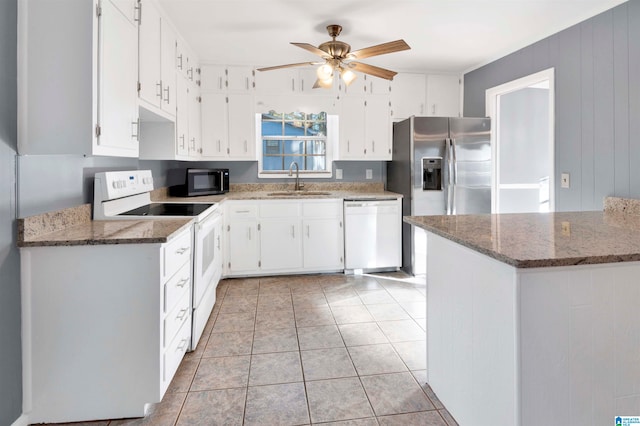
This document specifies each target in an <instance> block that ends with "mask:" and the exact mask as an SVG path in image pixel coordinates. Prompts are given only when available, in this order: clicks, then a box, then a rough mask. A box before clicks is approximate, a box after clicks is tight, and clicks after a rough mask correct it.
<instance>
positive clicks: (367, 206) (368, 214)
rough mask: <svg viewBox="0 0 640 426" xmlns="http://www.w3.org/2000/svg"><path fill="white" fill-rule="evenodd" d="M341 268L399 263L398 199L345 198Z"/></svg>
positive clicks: (385, 267) (397, 264)
mask: <svg viewBox="0 0 640 426" xmlns="http://www.w3.org/2000/svg"><path fill="white" fill-rule="evenodd" d="M344 233H345V269H349V270H353V269H368V270H371V269H397V268H399V267H401V266H402V208H401V205H400V199H398V198H394V199H388V198H387V199H345V200H344Z"/></svg>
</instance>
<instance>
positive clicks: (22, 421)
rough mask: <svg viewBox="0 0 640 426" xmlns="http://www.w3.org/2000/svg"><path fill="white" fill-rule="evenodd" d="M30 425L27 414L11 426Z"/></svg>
mask: <svg viewBox="0 0 640 426" xmlns="http://www.w3.org/2000/svg"><path fill="white" fill-rule="evenodd" d="M28 425H29V418H28V417H27V416H26V415H25V414H23V415H21V416H20V417H18V418H17V419H16V421H15V422H13V423H12V424H11V426H28Z"/></svg>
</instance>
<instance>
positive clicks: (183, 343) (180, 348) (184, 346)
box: [176, 339, 189, 352]
mask: <svg viewBox="0 0 640 426" xmlns="http://www.w3.org/2000/svg"><path fill="white" fill-rule="evenodd" d="M188 344H189V340H187V339H182V340H181V341H180V344H179V345H178V347H177V348H176V352H183V351H184V350H185V349H187V345H188Z"/></svg>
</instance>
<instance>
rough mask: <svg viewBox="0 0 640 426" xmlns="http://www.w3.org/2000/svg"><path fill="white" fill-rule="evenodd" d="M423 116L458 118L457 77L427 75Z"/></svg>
mask: <svg viewBox="0 0 640 426" xmlns="http://www.w3.org/2000/svg"><path fill="white" fill-rule="evenodd" d="M424 115H427V116H433V117H459V116H460V77H459V76H458V75H444V74H443V75H439V74H429V75H427V109H426V111H425V114H424Z"/></svg>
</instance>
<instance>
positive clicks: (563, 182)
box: [560, 173, 569, 188]
mask: <svg viewBox="0 0 640 426" xmlns="http://www.w3.org/2000/svg"><path fill="white" fill-rule="evenodd" d="M560 187H561V188H569V173H562V175H560Z"/></svg>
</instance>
